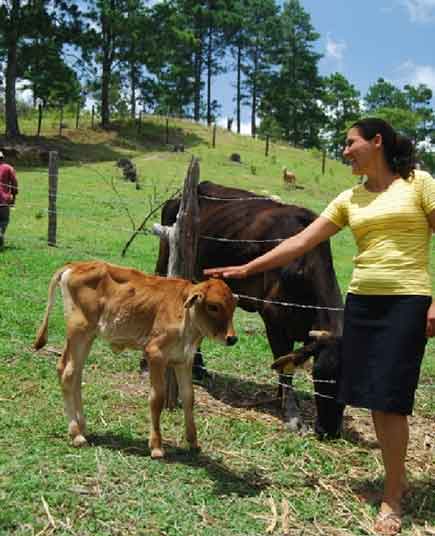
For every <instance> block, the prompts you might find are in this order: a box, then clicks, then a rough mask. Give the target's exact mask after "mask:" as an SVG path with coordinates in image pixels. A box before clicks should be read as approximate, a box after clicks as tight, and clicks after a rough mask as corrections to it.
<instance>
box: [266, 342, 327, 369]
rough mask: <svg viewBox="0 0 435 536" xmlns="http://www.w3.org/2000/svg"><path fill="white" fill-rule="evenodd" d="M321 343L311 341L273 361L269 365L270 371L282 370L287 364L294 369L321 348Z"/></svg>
mask: <svg viewBox="0 0 435 536" xmlns="http://www.w3.org/2000/svg"><path fill="white" fill-rule="evenodd" d="M321 346H322V345H321V343H319V342H318V341H312V342H310V343H308V344H305V345H304V346H301V348H298V349H297V350H296V351H294V352H290V353H289V354H286V355H283V356H280V357H278V358H277V359H275V361H274V362H273V363H272V365H271V367H270V368H271V369H272V370H278V371H280V370H282V369H283V368H284V367H285V366H286V365H287V364H289V363H291V364H293V365H295V366H296V367H299V366H301V365H303V364H304V363H305V361H307V360H308V359H309V358H310V357H311V356H312V355H313V354H315V353H316V352H317V351H318V349H319V348H320V347H321Z"/></svg>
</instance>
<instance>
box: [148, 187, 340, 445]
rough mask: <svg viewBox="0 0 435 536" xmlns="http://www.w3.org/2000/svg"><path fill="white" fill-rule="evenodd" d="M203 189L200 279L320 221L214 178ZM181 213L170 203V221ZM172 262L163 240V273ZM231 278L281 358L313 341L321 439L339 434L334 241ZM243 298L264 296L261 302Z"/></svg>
mask: <svg viewBox="0 0 435 536" xmlns="http://www.w3.org/2000/svg"><path fill="white" fill-rule="evenodd" d="M198 194H199V205H200V228H201V231H200V236H201V238H200V241H199V251H198V263H197V277H198V278H200V277H201V274H202V270H203V269H204V268H210V267H216V266H228V265H237V264H243V263H246V262H248V261H249V260H251V259H253V258H255V257H257V256H258V255H260V254H263V253H265V252H266V251H268V250H269V249H271V248H272V247H274V246H275V245H277V244H278V243H279V239H283V238H287V237H288V236H291V235H294V234H296V233H298V232H299V231H301V230H302V229H304V228H305V227H306V226H307V225H309V224H310V223H311V222H312V221H313V220H314V219H315V218H316V214H314V213H313V212H311V211H310V210H308V209H305V208H302V207H298V206H295V205H285V204H283V203H279V202H276V201H273V200H271V199H269V198H265V197H261V196H258V195H256V194H254V193H252V192H248V191H246V190H239V189H235V188H226V187H223V186H220V185H218V184H214V183H212V182H202V183H200V184H199V186H198ZM177 211H178V201H177V200H171V201H168V202H167V203H166V205H165V206H164V209H163V212H162V223H163V225H171V224H173V223H174V221H175V219H176V215H177ZM215 238H219V239H222V240H216V239H215ZM225 240H228V241H225ZM244 241H246V242H244ZM248 241H250V242H248ZM167 260H168V245H167V243H166V241H164V240H161V241H160V252H159V259H158V262H157V266H156V272H157V273H159V274H162V275H163V274H165V273H166V270H167ZM227 283H228V285H229V286H230V287H231V289H232V290H233V292H235V293H237V294H239V303H238V304H239V306H240V307H241V308H242V309H244V310H246V311H250V312H258V313H259V314H260V315H261V317H262V319H263V321H264V324H265V327H266V332H267V337H268V340H269V343H270V346H271V349H272V352H273V354H274V356H275V359H277V358H279V357H281V356H283V355H285V354H288V353H289V352H292V350H293V348H294V344H295V343H296V342H302V343H304V344H305V345H306V344H308V343H310V347H309V349H310V352H311V353H312V354H313V355H314V357H315V360H314V367H313V379H314V381H315V392H316V393H317V394H316V406H317V419H316V424H315V429H316V432H317V434H318V435H319V436H320V437H323V436H325V435H326V436H330V437H336V436H337V435H339V433H340V429H341V421H342V415H343V407H342V406H341V405H338V404H337V402H336V400H335V396H336V389H337V385H336V383H335V380H336V378H337V372H338V366H339V340H340V336H341V332H342V311H341V307H342V297H341V293H340V289H339V286H338V283H337V279H336V276H335V272H334V267H333V263H332V256H331V249H330V244H329V241H328V242H324V243H322V244H320V245H318V246H317V247H316V248H315V249H314V250H312V251H311V252H309V253H307V254H306V255H304V256H303V257H301V258H299V259H297V260H295V261H293V262H291V263H290V264H288V265H287V266H285V267H284V268H282V269H276V270H272V271H269V272H266V273H264V274H258V275H254V276H252V277H249V278H247V279H245V280H240V279H230V280H228V281H227ZM243 296H250V297H253V298H257V299H258V301H255V300H251V299H247V298H244V297H243ZM263 300H268V301H263ZM270 302H284V303H292V304H300V305H302V306H303V305H312V306H319V307H324V308H326V309H315V308H309V307H308V308H304V307H298V306H297V305H294V306H284V305H279V304H276V303H270ZM328 308H332V309H337V310H329V309H328ZM311 330H322V331H327V332H330V333H331V334H332V335H333V337H332V338H331V339H330V340H326V339H321V340H319V341H318V343H316V344H314V345H313V344H312V341H311V342H310V335H309V332H310V331H311ZM285 372H286V374H282V375H281V376H280V383H281V385H284V386H285V387H284V388H283V389H282V390H281V391H284V392H283V393H281V394H283V397H282V400H283V416H284V419H285V421H286V422H287V424H288V427H289V428H290V429H293V430H295V429H298V428H300V427H302V421H301V416H300V411H299V404H298V401H297V398H296V395H295V393H294V391H293V388H292V374H293V370H292V369H291V368H287V369H286V371H285Z"/></svg>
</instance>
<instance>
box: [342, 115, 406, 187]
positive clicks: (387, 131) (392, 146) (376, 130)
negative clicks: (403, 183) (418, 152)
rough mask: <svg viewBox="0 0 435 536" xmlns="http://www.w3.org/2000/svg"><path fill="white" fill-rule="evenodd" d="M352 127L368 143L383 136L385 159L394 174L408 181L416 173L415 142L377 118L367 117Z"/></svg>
mask: <svg viewBox="0 0 435 536" xmlns="http://www.w3.org/2000/svg"><path fill="white" fill-rule="evenodd" d="M352 127H354V128H357V129H358V130H359V131H360V133H361V136H362V137H363V138H364V139H365V140H367V141H368V140H372V139H373V138H374V137H375V136H376V134H380V135H381V136H382V144H383V147H384V155H385V159H386V161H387V164H388V165H389V167H390V169H391V170H392V171H393V172H394V173H398V174H399V175H400V176H401V177H402V178H404V179H407V178H408V177H409V176H410V175H411V174H412V173H413V172H414V169H415V165H416V161H415V147H414V144H413V142H412V141H411V140H410V139H409V138H407V137H406V136H402V135H401V134H398V133H397V132H396V131H395V130H394V128H393V127H392V126H391V125H390V124H389V123H387V122H386V121H384V120H383V119H379V118H377V117H366V118H365V119H360V120H359V121H356V122H355V123H354V124H353V125H352Z"/></svg>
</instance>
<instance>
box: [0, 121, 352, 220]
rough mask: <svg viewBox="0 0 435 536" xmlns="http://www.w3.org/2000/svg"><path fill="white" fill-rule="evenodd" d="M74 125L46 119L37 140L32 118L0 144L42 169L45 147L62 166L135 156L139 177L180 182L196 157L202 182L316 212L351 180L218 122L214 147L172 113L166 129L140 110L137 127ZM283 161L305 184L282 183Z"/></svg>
mask: <svg viewBox="0 0 435 536" xmlns="http://www.w3.org/2000/svg"><path fill="white" fill-rule="evenodd" d="M72 123H73V120H72V118H71V119H70V120H69V121H68V120H65V126H66V128H63V130H62V136H59V134H58V127H57V125H56V122H55V121H52V122H51V124H48V125H47V126H46V128H45V130H44V131H43V134H44V135H43V136H41V137H39V138H38V137H36V136H31V135H29V134H31V133H32V132H35V130H36V128H35V125H34V122H28V123H24V125H23V127H22V130H23V132H24V133H25V134H26V135H25V136H23V138H22V139H20V140H18V141H16V142H14V143H11V142H8V141H7V140H5V139H4V138H0V147H3V148H14V147H17V146H18V149H19V151H21V154H20V155H19V157H18V158H14V155H13V152H12V153H11V151H10V150H9V152H10V153H11V154H10V156H11V161H12V162H13V163H14V164H15V165H16V166H17V168H18V169H19V170H20V169H21V168H22V169H23V171H24V169H29V168H33V169H34V168H35V167H38V168H40V165H41V161H40V156H41V155H42V164H43V165H45V162H46V157H47V153H48V151H50V150H57V151H58V152H59V155H60V158H61V161H62V165H64V166H71V165H74V164H83V163H86V164H93V165H103V166H104V165H107V164H109V163H110V162H115V161H116V160H117V159H119V158H122V157H128V158H130V159H132V160H133V161H134V162H135V164H136V166H137V168H138V171H139V175H140V179H141V181H142V182H146V181H147V180H148V179H150V178H154V177H159V181H163V182H165V181H166V180H169V179H171V181H172V180H173V179H174V178H175V177H178V179H179V180H180V181H181V180H182V179H183V177H184V175H185V171H186V166H187V163H188V161H189V159H190V157H191V156H192V155H194V156H196V157H198V158H200V160H201V180H205V179H207V180H213V181H216V182H219V183H221V184H226V185H232V186H237V187H241V188H247V189H251V190H255V191H257V192H262V191H263V190H267V192H268V193H270V194H272V195H279V196H280V197H281V198H282V199H283V200H284V201H286V202H290V203H298V204H303V205H306V206H309V207H310V208H312V209H314V210H320V209H321V208H322V207H323V206H324V204H325V201H327V200H329V199H330V198H331V197H332V196H333V195H334V194H335V193H338V192H339V191H341V190H342V189H343V188H346V187H348V186H349V184H350V183H349V181H351V180H352V178H351V177H350V173H349V170H348V168H347V167H346V166H344V165H343V164H341V163H339V162H337V161H334V160H330V159H327V160H326V166H325V173H324V174H322V154H321V152H320V151H318V150H304V149H295V148H292V147H289V146H287V145H284V144H282V143H274V142H271V143H270V145H269V154H268V156H267V157H266V156H265V150H266V142H265V140H258V139H257V140H254V139H252V138H250V137H248V136H241V135H237V134H234V133H231V132H228V131H227V130H224V129H221V128H217V129H216V143H215V148H212V138H213V128H212V127H210V128H208V127H206V126H203V125H199V124H195V123H193V122H191V121H189V120H180V119H173V118H170V120H169V124H168V129H167V128H166V118H164V117H159V116H146V117H145V118H144V120H143V121H142V123H141V124H140V125H138V124H137V123H136V124H133V123H132V122H130V123H115V124H114V125H113V129H112V130H110V131H106V130H102V129H99V128H96V129H91V128H90V127H86V126H84V127H80V128H78V129H74V128H68V126H70V125H71V124H72ZM166 142H168V143H166ZM179 144H182V145H183V146H184V152H183V153H181V152H173V149H174V146H175V145H179ZM26 149H31V150H26ZM6 152H8V151H6ZM232 153H238V154H240V157H241V163H240V164H238V163H235V162H231V161H230V159H229V157H230V155H231V154H232ZM150 160H152V162H150ZM283 167H286V168H287V169H289V170H291V171H293V172H294V173H295V174H296V176H297V183H298V185H299V186H301V187H303V189H291V188H290V187H288V186H285V185H284V184H283V182H282V169H283Z"/></svg>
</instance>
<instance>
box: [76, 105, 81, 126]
mask: <svg viewBox="0 0 435 536" xmlns="http://www.w3.org/2000/svg"><path fill="white" fill-rule="evenodd" d="M80 105H81V103H80V101H79V102H78V103H77V108H76V128H79V121H80Z"/></svg>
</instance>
